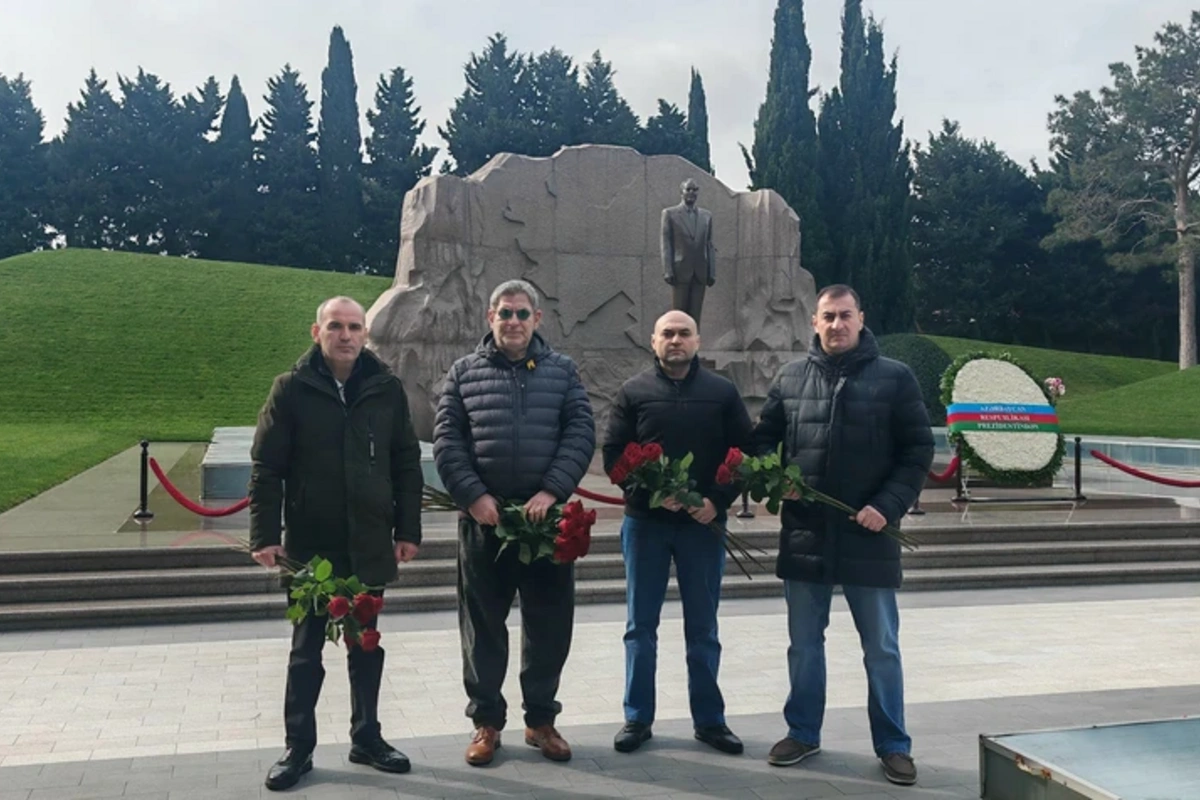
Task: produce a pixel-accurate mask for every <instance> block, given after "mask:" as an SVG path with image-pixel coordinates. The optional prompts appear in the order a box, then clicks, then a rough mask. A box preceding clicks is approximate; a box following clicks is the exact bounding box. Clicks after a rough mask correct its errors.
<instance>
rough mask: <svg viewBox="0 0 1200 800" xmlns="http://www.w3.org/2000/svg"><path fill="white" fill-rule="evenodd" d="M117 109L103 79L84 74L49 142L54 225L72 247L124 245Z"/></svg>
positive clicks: (123, 154)
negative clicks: (76, 97) (56, 133)
mask: <svg viewBox="0 0 1200 800" xmlns="http://www.w3.org/2000/svg"><path fill="white" fill-rule="evenodd" d="M120 113H121V109H120V107H119V106H118V105H117V101H116V100H115V99H113V96H112V93H111V92H110V91H109V89H108V84H107V82H106V81H103V80H101V79H100V78H99V77H98V76H97V75H96V70H94V69H93V70H91V71H90V72H89V73H88V77H87V80H86V81H85V83H84V87H83V90H82V91H81V92H80V98H79V101H78V102H75V103H71V104H69V105H68V106H67V124H66V127H65V128H64V129H63V132H62V133H61V134H60V135H59V136H58V138H56V139H55V140H54V142H52V143H51V146H50V174H51V180H52V187H51V202H52V220H53V226H54V228H55V229H56V230H57V231H58V232H59V233H60V234H61V235H62V236H63V237H64V238H65V239H66V243H67V245H68V246H70V247H90V248H110V249H116V248H119V247H121V246H122V245H123V243H124V240H123V235H122V232H121V230H120V228H121V225H122V220H121V219H120V217H121V216H122V214H121V209H123V208H125V207H126V206H127V204H128V203H130V202H132V198H129V197H126V196H123V195H122V194H121V192H120V187H119V186H118V173H119V172H120V171H121V170H122V169H124V168H125V165H126V157H127V155H128V154H127V153H126V151H125V149H124V147H123V145H122V143H121V142H120V141H119V133H118V128H119V127H120V125H121V120H120V118H119V117H120Z"/></svg>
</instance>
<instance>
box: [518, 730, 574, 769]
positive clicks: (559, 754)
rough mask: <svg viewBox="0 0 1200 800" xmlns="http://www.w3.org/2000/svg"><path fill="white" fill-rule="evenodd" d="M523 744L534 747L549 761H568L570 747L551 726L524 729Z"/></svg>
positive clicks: (569, 758)
mask: <svg viewBox="0 0 1200 800" xmlns="http://www.w3.org/2000/svg"><path fill="white" fill-rule="evenodd" d="M525 744H527V745H529V746H530V747H536V748H537V749H538V750H541V751H542V755H544V756H545V757H546V758H548V759H550V760H551V761H570V760H571V745H569V744H567V740H566V739H564V738H563V737H562V736H561V735H560V734H559V732H558V731H556V730H554V726H553V725H540V726H538V727H536V728H526V729H525Z"/></svg>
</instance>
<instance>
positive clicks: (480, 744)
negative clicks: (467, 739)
mask: <svg viewBox="0 0 1200 800" xmlns="http://www.w3.org/2000/svg"><path fill="white" fill-rule="evenodd" d="M499 748H500V731H498V730H496V729H495V728H493V727H490V726H488V725H481V726H480V727H478V728H476V729H475V733H474V734H473V735H472V736H471V743H470V744H469V745H467V763H468V764H470V765H471V766H472V767H482V766H486V765H487V764H490V763H492V759H493V758H495V757H496V750H498V749H499Z"/></svg>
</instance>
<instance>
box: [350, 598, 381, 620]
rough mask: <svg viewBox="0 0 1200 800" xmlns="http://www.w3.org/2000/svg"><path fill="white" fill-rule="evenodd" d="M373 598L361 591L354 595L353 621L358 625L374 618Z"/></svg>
mask: <svg viewBox="0 0 1200 800" xmlns="http://www.w3.org/2000/svg"><path fill="white" fill-rule="evenodd" d="M378 613H379V612H377V611H376V610H375V598H374V597H373V596H372V595H369V594H367V593H366V592H361V593H359V594H356V595H355V596H354V614H353V616H354V621H355V622H357V623H358V624H359V625H366V624H367V623H368V622H370V621H371V620H373V619H375V616H376V614H378Z"/></svg>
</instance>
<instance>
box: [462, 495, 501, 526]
mask: <svg viewBox="0 0 1200 800" xmlns="http://www.w3.org/2000/svg"><path fill="white" fill-rule="evenodd" d="M467 513H468V514H470V515H471V518H472V519H474V520H475V521H476V522H478V523H479V524H480V525H491V526H493V527H494V526H496V525H499V524H500V507H499V506H498V505H496V498H494V497H492V496H491V495H490V494H484V495H480V497H479V499H478V500H476V501H475V502H474V503H471V507H470V508H468V509H467Z"/></svg>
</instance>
